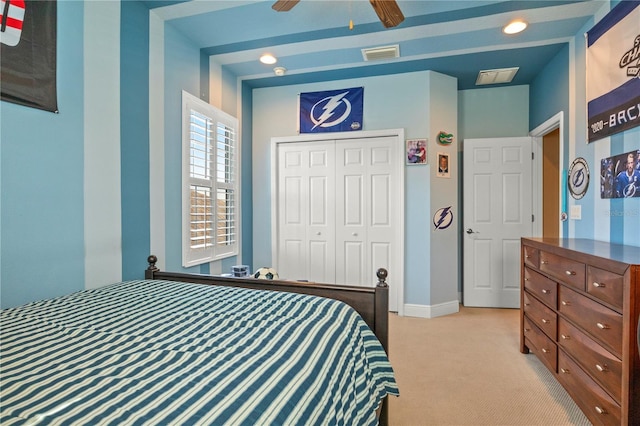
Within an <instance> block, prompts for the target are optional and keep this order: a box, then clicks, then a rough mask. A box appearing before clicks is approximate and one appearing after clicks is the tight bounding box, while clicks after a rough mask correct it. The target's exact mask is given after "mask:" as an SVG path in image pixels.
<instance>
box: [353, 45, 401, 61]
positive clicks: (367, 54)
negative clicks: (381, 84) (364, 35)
mask: <svg viewBox="0 0 640 426" xmlns="http://www.w3.org/2000/svg"><path fill="white" fill-rule="evenodd" d="M362 57H363V58H364V60H365V61H367V62H368V61H379V60H382V59H393V58H399V57H400V45H398V44H394V45H393V46H382V47H372V48H370V49H362Z"/></svg>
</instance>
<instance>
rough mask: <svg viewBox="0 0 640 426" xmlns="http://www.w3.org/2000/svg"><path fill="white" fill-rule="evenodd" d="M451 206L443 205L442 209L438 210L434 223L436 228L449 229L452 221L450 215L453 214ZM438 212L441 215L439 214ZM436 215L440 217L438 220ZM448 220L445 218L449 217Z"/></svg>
mask: <svg viewBox="0 0 640 426" xmlns="http://www.w3.org/2000/svg"><path fill="white" fill-rule="evenodd" d="M451 207H452V206H449V207H443V208H441V209H440V210H438V211H436V213H435V214H434V215H433V225H434V226H435V227H436V229H447V228H448V227H449V226H450V225H451V223H452V220H451V219H450V218H449V216H450V215H452V213H451ZM438 213H440V214H439V216H438ZM436 217H438V219H437V220H436ZM448 218H449V220H448V221H446V222H445V219H448Z"/></svg>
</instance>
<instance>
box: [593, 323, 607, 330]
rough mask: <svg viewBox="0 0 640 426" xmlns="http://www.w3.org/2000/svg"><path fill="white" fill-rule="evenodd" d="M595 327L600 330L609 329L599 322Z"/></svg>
mask: <svg viewBox="0 0 640 426" xmlns="http://www.w3.org/2000/svg"><path fill="white" fill-rule="evenodd" d="M596 325H597V326H598V328H599V329H600V330H608V329H609V326H608V325H607V324H603V323H601V322H598V323H596Z"/></svg>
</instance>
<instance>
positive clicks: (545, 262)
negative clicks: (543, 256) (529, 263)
mask: <svg viewBox="0 0 640 426" xmlns="http://www.w3.org/2000/svg"><path fill="white" fill-rule="evenodd" d="M540 263H542V264H543V265H548V264H549V261H548V260H541V261H540Z"/></svg>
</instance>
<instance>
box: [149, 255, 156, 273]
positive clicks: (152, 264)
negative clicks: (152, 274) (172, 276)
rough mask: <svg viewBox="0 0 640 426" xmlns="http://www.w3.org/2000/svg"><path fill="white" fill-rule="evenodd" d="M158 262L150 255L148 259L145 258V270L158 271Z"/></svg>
mask: <svg viewBox="0 0 640 426" xmlns="http://www.w3.org/2000/svg"><path fill="white" fill-rule="evenodd" d="M157 261H158V258H157V257H156V256H155V255H154V254H152V255H150V256H149V257H147V262H149V267H148V268H147V270H148V271H158V268H156V262H157Z"/></svg>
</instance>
